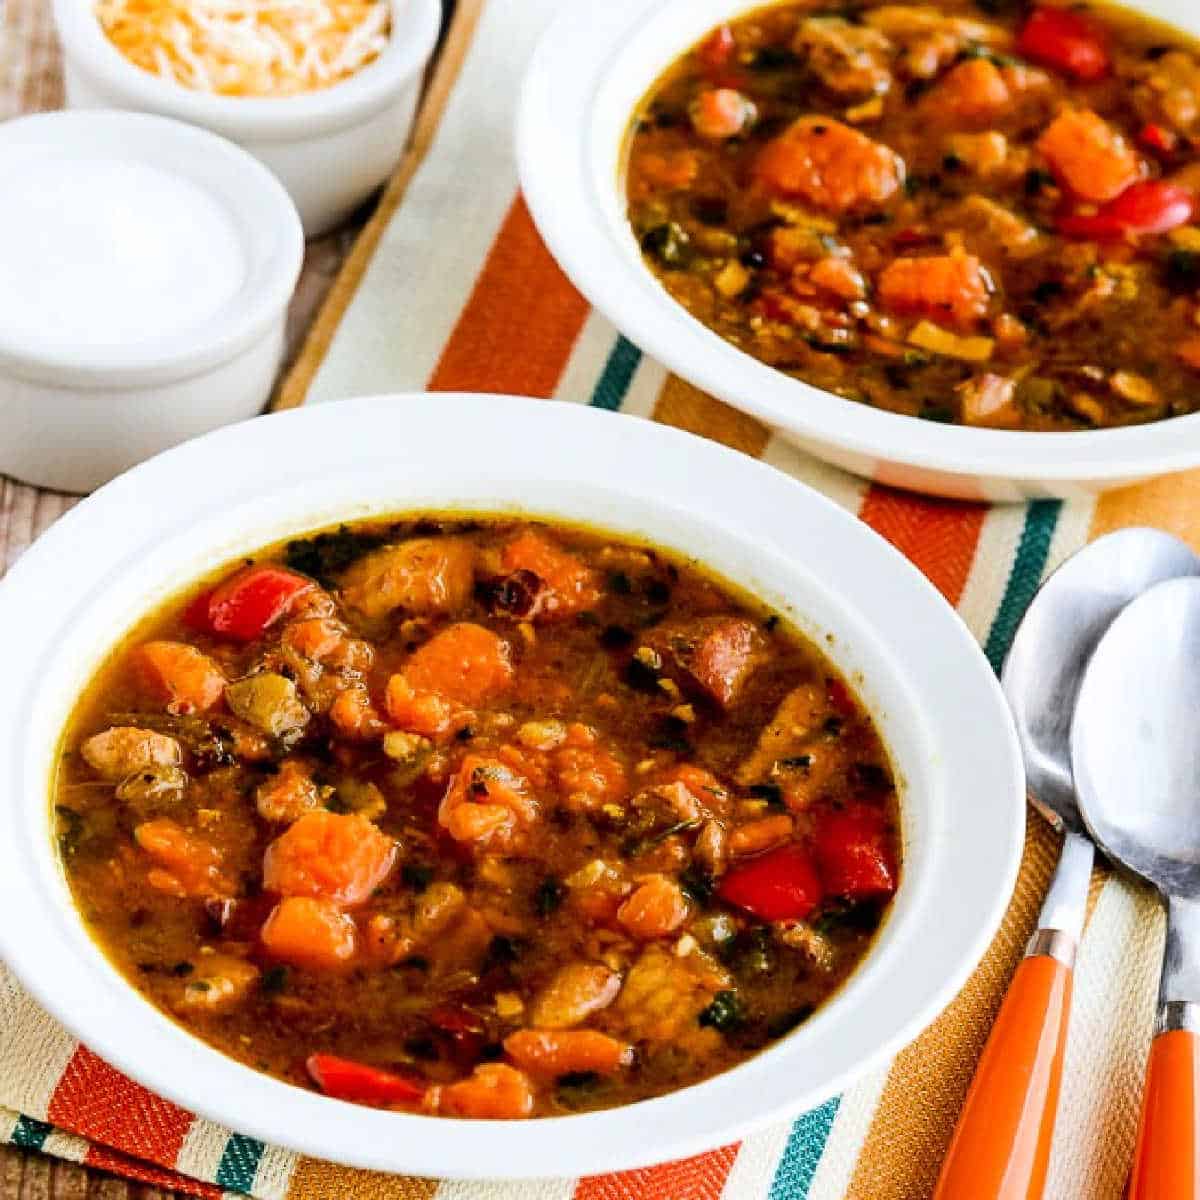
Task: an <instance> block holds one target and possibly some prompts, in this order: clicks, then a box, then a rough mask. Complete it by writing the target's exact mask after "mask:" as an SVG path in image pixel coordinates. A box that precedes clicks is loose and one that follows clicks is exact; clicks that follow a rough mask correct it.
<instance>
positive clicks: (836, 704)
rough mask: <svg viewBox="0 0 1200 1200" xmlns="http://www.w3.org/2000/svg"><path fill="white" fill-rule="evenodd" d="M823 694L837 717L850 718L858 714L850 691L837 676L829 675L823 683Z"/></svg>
mask: <svg viewBox="0 0 1200 1200" xmlns="http://www.w3.org/2000/svg"><path fill="white" fill-rule="evenodd" d="M825 694H826V695H827V696H828V697H829V703H830V704H831V705H832V706H833V710H834V712H836V713H837V714H838V716H839V717H852V716H854V714H855V713H856V712H858V705H856V704H855V703H854V697H853V696H852V695H851V694H850V689H849V688H848V687H847V686H846V685H845V684H844V683H843V682H842V681H841V680H840V679H838V678H837V676H835V675H831V676H830V677H829V678H828V679H827V680H826V681H825Z"/></svg>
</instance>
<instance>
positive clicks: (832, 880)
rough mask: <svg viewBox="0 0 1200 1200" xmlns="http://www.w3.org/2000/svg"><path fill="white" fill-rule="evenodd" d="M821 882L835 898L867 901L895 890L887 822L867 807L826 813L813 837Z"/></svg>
mask: <svg viewBox="0 0 1200 1200" xmlns="http://www.w3.org/2000/svg"><path fill="white" fill-rule="evenodd" d="M813 850H814V852H815V854H816V858H817V865H818V868H819V870H820V874H821V880H822V882H823V883H824V885H825V887H826V889H827V890H828V891H829V892H830V893H831V894H832V895H835V896H845V897H846V898H847V899H848V900H865V899H870V898H877V897H881V896H890V895H891V894H892V892H894V891H895V890H896V864H895V861H894V860H893V857H892V852H891V849H890V847H889V838H888V831H887V818H886V816H885V815H884V813H883V810H882V809H878V808H874V807H872V806H871V805H867V804H856V805H851V806H850V807H848V808H845V809H841V810H840V811H834V812H829V813H826V814H825V815H824V816H823V818H822V819H821V820H820V822H819V824H818V825H817V829H816V832H815V833H814V834H813Z"/></svg>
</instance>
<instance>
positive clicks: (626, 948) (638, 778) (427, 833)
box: [54, 516, 901, 1118]
mask: <svg viewBox="0 0 1200 1200" xmlns="http://www.w3.org/2000/svg"><path fill="white" fill-rule="evenodd" d="M54 804H55V820H56V829H57V836H58V843H59V849H60V855H61V860H62V864H63V868H64V870H65V872H66V876H67V879H68V881H69V884H70V887H71V890H72V892H73V895H74V898H75V900H76V902H77V904H78V907H79V910H80V912H81V913H82V915H83V918H84V920H85V922H86V923H87V926H88V927H89V929H90V931H91V932H92V934H93V935H94V937H95V938H96V940H97V942H98V943H99V944H100V946H101V947H102V948H103V949H104V951H105V952H106V953H107V955H108V956H109V957H110V958H111V960H112V961H113V962H114V964H115V965H116V966H117V968H118V969H119V970H120V971H121V972H122V974H123V975H124V976H125V977H126V978H127V979H128V980H129V981H130V982H131V983H132V985H133V986H134V987H136V988H137V989H138V990H139V991H140V992H141V993H142V995H144V996H145V997H146V998H147V999H148V1000H149V1001H150V1002H151V1003H153V1004H155V1005H157V1006H158V1007H159V1008H160V1009H161V1010H163V1011H164V1012H166V1013H168V1014H169V1015H170V1016H172V1017H173V1018H174V1019H175V1020H177V1021H178V1022H180V1023H181V1024H182V1025H183V1026H185V1027H186V1028H187V1029H188V1030H189V1031H191V1032H192V1033H194V1034H195V1035H196V1036H198V1037H200V1038H202V1039H204V1040H205V1041H207V1042H208V1043H210V1044H211V1045H213V1046H215V1047H216V1048H218V1049H219V1050H221V1051H223V1052H225V1053H226V1054H229V1055H232V1056H233V1057H234V1058H236V1059H239V1060H240V1061H242V1062H244V1063H246V1064H248V1065H250V1066H252V1067H255V1068H257V1069H259V1070H261V1071H264V1072H268V1073H270V1074H272V1075H275V1076H277V1077H279V1078H281V1079H284V1080H287V1081H290V1082H292V1083H294V1084H297V1085H300V1086H305V1087H310V1088H316V1089H320V1090H322V1091H324V1092H325V1093H327V1094H329V1095H331V1096H335V1097H339V1098H341V1099H345V1100H350V1101H356V1102H359V1103H363V1104H369V1105H375V1106H381V1107H388V1108H395V1109H399V1110H406V1111H412V1112H422V1113H428V1114H440V1115H445V1116H455V1117H472V1118H519V1117H528V1116H549V1115H555V1114H563V1113H571V1112H578V1111H582V1110H588V1109H595V1108H603V1107H608V1106H613V1105H619V1104H625V1103H629V1102H631V1101H636V1100H639V1099H642V1098H645V1097H650V1096H656V1095H661V1094H662V1093H665V1092H669V1091H672V1090H674V1089H677V1088H680V1087H683V1086H686V1085H688V1084H691V1083H695V1082H697V1081H699V1080H702V1079H704V1078H706V1077H708V1076H711V1075H713V1074H715V1073H717V1072H719V1071H723V1070H725V1069H727V1068H729V1067H732V1066H734V1065H736V1064H737V1063H739V1062H741V1061H742V1060H744V1059H745V1058H747V1057H748V1056H750V1055H753V1054H754V1053H756V1052H757V1051H759V1050H760V1049H762V1048H763V1047H765V1046H767V1045H769V1044H770V1043H771V1042H773V1041H774V1040H776V1039H778V1038H780V1037H782V1036H783V1035H784V1034H786V1033H787V1032H788V1031H789V1030H791V1029H793V1028H795V1027H796V1026H797V1025H799V1024H800V1023H802V1022H803V1021H805V1020H806V1018H807V1017H808V1016H809V1014H811V1013H812V1012H813V1010H814V1009H815V1008H816V1006H818V1005H819V1004H820V1003H821V1002H822V1001H823V1000H825V999H826V998H827V997H828V996H829V995H830V994H831V993H832V992H834V991H835V990H836V989H837V988H838V987H839V985H840V984H841V983H842V982H843V981H844V980H845V979H846V977H847V975H848V974H849V973H850V972H851V971H853V969H854V968H855V966H856V965H857V964H858V963H859V961H860V960H861V959H862V957H863V955H864V954H865V953H866V952H867V951H868V949H869V947H870V944H871V941H872V938H873V936H874V933H875V930H876V928H877V926H878V925H879V922H880V921H881V919H882V918H883V916H884V914H885V912H886V910H887V906H888V904H889V902H890V898H891V896H892V894H893V892H894V890H895V888H896V886H897V882H898V873H899V870H900V858H901V846H900V840H899V833H898V816H897V810H896V792H895V783H894V779H893V773H892V768H891V765H890V763H889V760H888V755H887V752H886V750H885V748H884V746H883V745H882V744H881V742H880V739H879V736H878V734H877V732H876V730H875V728H874V726H873V723H872V721H871V718H870V716H869V715H868V714H867V712H866V711H864V709H863V707H862V705H861V704H860V703H859V702H858V700H857V699H856V698H855V696H854V694H853V693H852V691H851V689H850V688H849V687H848V686H847V684H846V682H845V681H844V680H843V679H842V678H841V677H840V676H839V675H838V674H837V673H836V671H834V670H833V668H832V667H831V666H830V664H829V663H828V661H827V660H826V659H825V658H824V657H823V656H822V655H821V654H820V653H819V652H818V651H817V650H816V648H815V647H814V646H812V645H811V644H809V643H808V642H807V641H805V640H804V639H803V638H802V637H801V636H800V635H799V634H798V633H797V632H796V631H795V630H794V629H792V628H791V627H790V626H789V625H788V624H786V623H785V622H784V621H782V620H781V619H780V618H779V617H778V616H777V615H774V614H772V613H769V612H766V611H763V610H762V609H761V608H760V607H759V606H758V605H757V604H756V603H754V602H752V601H750V600H749V599H748V598H747V597H746V596H744V595H743V594H741V593H740V592H738V591H736V590H734V589H733V588H731V587H730V586H729V585H727V584H725V583H723V582H721V581H719V580H717V579H715V578H713V577H712V576H711V575H709V574H707V573H706V572H704V571H703V570H702V569H701V568H699V567H698V566H697V565H696V564H695V563H692V562H688V561H684V560H682V559H680V558H677V557H675V556H673V555H671V554H667V553H663V552H660V551H656V550H654V549H652V548H649V547H646V546H642V545H636V544H629V543H626V542H623V541H619V540H614V539H613V538H611V537H608V536H605V535H602V534H600V533H597V532H594V531H588V530H583V529H579V528H574V527H567V526H561V525H549V524H545V523H537V522H523V521H522V522H516V521H513V520H511V519H496V520H491V519H484V520H480V519H470V520H467V519H458V518H455V517H453V516H439V517H433V518H429V517H422V518H419V519H406V520H389V521H375V522H368V523H360V524H357V525H354V526H352V527H345V526H343V527H341V528H337V529H330V530H326V531H323V532H320V533H318V534H316V535H314V536H311V537H306V538H303V539H299V540H294V541H291V542H288V543H287V544H285V545H279V546H274V547H270V548H268V549H266V550H264V551H263V552H262V553H261V554H257V555H255V556H253V558H251V559H247V560H246V561H244V562H243V563H241V564H239V565H236V566H235V567H232V568H230V569H227V570H225V571H223V572H221V573H220V574H219V575H218V576H217V577H216V578H215V579H212V580H209V581H207V582H206V583H205V584H204V585H203V586H200V587H198V588H197V589H194V590H193V591H192V592H191V593H189V594H188V595H186V596H183V597H180V598H177V599H176V600H173V601H172V602H170V603H169V604H167V605H166V606H165V607H164V608H162V609H161V610H160V611H158V612H157V613H155V614H154V615H152V616H151V617H150V618H149V619H148V620H146V621H145V622H143V623H142V625H141V626H139V627H138V628H137V630H136V631H135V632H134V633H133V635H132V636H131V637H129V638H128V639H127V640H126V641H125V643H124V644H122V645H121V646H120V647H119V648H118V649H117V650H116V651H115V652H114V653H113V655H112V656H111V657H110V659H109V660H108V661H107V662H106V663H105V665H104V666H103V667H102V669H101V670H100V671H99V673H98V674H97V676H96V678H95V680H94V681H93V682H92V684H91V685H90V686H89V688H88V689H87V691H86V693H85V694H84V695H83V697H82V699H81V701H80V703H79V705H78V708H77V710H76V711H75V713H74V714H73V716H72V717H71V719H70V723H69V726H68V728H67V731H66V733H65V739H64V743H63V747H62V760H61V767H60V771H59V777H58V780H57V784H56V794H55V797H54Z"/></svg>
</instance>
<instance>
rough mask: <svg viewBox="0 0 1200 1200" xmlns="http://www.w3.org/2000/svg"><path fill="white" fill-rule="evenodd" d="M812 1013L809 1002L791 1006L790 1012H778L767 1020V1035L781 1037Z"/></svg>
mask: <svg viewBox="0 0 1200 1200" xmlns="http://www.w3.org/2000/svg"><path fill="white" fill-rule="evenodd" d="M812 1014H813V1007H812V1005H811V1004H804V1005H802V1006H801V1007H800V1008H793V1009H792V1010H791V1011H790V1012H785V1013H779V1014H778V1015H777V1016H774V1017H772V1018H771V1019H770V1020H769V1021H768V1022H767V1036H768V1037H769V1038H772V1039H774V1038H781V1037H783V1035H784V1034H785V1033H791V1031H792V1030H793V1029H795V1028H796V1026H797V1025H800V1024H803V1022H805V1021H807V1020H808V1018H809V1017H811V1016H812Z"/></svg>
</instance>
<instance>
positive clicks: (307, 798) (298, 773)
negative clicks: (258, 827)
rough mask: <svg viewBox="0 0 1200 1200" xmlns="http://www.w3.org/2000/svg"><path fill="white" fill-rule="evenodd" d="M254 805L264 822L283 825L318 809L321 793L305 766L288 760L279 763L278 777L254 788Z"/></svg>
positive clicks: (306, 765) (310, 772)
mask: <svg viewBox="0 0 1200 1200" xmlns="http://www.w3.org/2000/svg"><path fill="white" fill-rule="evenodd" d="M254 804H255V807H256V808H257V809H258V815H259V816H260V817H262V818H263V819H264V820H266V821H278V822H279V823H280V824H287V823H290V822H292V821H298V820H299V819H300V818H301V817H302V816H304V814H305V813H307V812H312V811H313V809H315V808H319V807H320V805H321V792H320V789H319V788H318V787H317V785H316V784H315V783H314V782H313V777H312V769H311V768H310V767H309V766H308V764H306V763H302V762H298V761H297V760H296V759H290V758H289V759H286V760H285V761H284V762H283V763H281V764H280V767H279V772H278V774H276V775H272V776H271V778H270V779H267V780H265V781H264V782H263V783H260V784H259V785H258V788H257V789H256V791H255V793H254Z"/></svg>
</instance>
